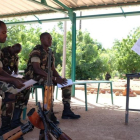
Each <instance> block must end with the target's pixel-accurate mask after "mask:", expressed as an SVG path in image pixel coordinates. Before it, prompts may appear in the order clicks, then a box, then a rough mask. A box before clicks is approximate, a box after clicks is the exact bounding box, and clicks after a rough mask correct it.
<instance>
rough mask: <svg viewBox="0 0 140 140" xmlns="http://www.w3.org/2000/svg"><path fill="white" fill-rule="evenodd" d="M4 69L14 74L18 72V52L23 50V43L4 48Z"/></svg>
mask: <svg viewBox="0 0 140 140" xmlns="http://www.w3.org/2000/svg"><path fill="white" fill-rule="evenodd" d="M1 51H2V53H3V70H5V71H6V72H7V73H9V74H12V72H14V73H15V74H17V72H18V60H19V58H18V53H20V51H21V45H20V44H19V43H17V44H15V45H13V46H12V47H11V46H8V47H5V48H3V49H2V50H1Z"/></svg>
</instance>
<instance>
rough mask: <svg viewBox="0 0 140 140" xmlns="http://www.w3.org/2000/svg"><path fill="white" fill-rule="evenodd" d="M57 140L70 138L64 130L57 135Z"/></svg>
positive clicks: (69, 139)
mask: <svg viewBox="0 0 140 140" xmlns="http://www.w3.org/2000/svg"><path fill="white" fill-rule="evenodd" d="M58 140H72V139H71V138H70V137H69V136H67V135H66V134H65V133H64V132H63V133H62V134H61V135H60V136H59V138H58Z"/></svg>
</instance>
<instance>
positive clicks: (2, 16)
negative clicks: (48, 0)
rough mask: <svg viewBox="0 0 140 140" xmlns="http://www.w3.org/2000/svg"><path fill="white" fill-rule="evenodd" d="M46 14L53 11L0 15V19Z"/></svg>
mask: <svg viewBox="0 0 140 140" xmlns="http://www.w3.org/2000/svg"><path fill="white" fill-rule="evenodd" d="M46 13H55V11H53V10H42V11H35V12H28V11H27V12H25V13H17V14H7V15H0V18H8V17H20V16H28V15H37V14H46Z"/></svg>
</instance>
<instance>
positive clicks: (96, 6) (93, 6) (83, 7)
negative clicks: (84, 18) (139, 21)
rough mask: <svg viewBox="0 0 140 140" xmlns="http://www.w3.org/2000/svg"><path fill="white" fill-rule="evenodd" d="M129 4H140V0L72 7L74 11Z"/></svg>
mask: <svg viewBox="0 0 140 140" xmlns="http://www.w3.org/2000/svg"><path fill="white" fill-rule="evenodd" d="M129 5H131V6H132V5H140V1H137V2H127V3H117V4H107V5H91V6H81V7H76V8H72V10H73V11H77V10H85V9H87V8H88V9H97V8H111V7H121V6H129Z"/></svg>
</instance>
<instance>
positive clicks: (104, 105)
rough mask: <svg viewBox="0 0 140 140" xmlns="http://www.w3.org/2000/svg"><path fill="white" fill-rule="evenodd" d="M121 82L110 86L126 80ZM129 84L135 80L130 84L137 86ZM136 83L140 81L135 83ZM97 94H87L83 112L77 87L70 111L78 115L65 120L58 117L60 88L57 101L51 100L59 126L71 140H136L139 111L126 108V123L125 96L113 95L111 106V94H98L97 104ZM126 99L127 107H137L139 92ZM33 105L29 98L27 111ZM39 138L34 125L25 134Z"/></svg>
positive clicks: (30, 139) (30, 138)
mask: <svg viewBox="0 0 140 140" xmlns="http://www.w3.org/2000/svg"><path fill="white" fill-rule="evenodd" d="M121 82H122V81H119V82H118V81H115V82H113V88H116V86H115V85H119V84H120V85H123V84H124V83H125V81H123V82H124V83H123V84H122V83H121ZM132 83H134V84H133V86H134V85H136V83H135V82H132ZM137 85H140V84H138V82H137ZM101 86H102V84H101ZM103 86H105V85H103ZM106 86H107V85H106ZM40 93H41V92H40V90H38V95H39V100H40V101H41V98H42V97H41V96H40V95H41V94H40ZM96 96H97V95H96V94H88V96H87V98H88V111H85V95H84V91H83V90H76V94H75V97H72V100H71V107H72V111H73V112H75V113H76V114H80V115H81V118H80V119H77V120H64V119H61V115H62V110H63V105H62V102H61V90H59V94H58V100H55V101H54V112H55V115H56V117H57V118H58V119H59V121H60V124H59V125H58V127H59V128H61V130H62V131H63V132H65V133H66V134H67V135H68V136H69V137H71V139H72V140H139V139H140V132H139V128H140V113H139V112H138V111H133V112H132V111H129V122H128V125H125V106H126V97H125V96H116V95H115V94H114V96H113V97H114V105H112V104H111V94H109V93H106V94H102V93H101V94H99V99H98V103H96ZM129 100H130V102H129V106H130V108H133V109H140V95H137V97H130V98H129ZM33 107H35V100H34V99H32V98H30V101H29V104H28V110H30V109H31V108H33ZM27 112H28V111H27ZM27 120H28V119H26V120H25V121H24V122H26V121H27ZM38 137H39V129H37V128H34V130H33V131H32V132H29V133H28V134H26V135H24V139H25V140H38ZM54 140H55V138H54Z"/></svg>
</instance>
